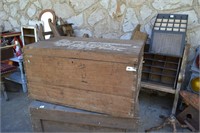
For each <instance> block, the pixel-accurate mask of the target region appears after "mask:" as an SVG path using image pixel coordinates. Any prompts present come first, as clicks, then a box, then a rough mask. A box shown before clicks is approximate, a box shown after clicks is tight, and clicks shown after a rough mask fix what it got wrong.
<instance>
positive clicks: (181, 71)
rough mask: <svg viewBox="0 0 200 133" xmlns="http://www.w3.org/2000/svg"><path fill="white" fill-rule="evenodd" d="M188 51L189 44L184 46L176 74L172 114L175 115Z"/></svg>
mask: <svg viewBox="0 0 200 133" xmlns="http://www.w3.org/2000/svg"><path fill="white" fill-rule="evenodd" d="M189 49H190V44H186V45H185V49H184V52H183V58H182V62H181V66H180V72H179V74H178V80H177V85H176V91H175V98H174V103H173V108H172V114H175V113H176V108H177V104H178V99H179V92H180V89H181V86H182V83H183V81H184V79H185V70H186V66H187V59H188V55H189V51H190V50H189Z"/></svg>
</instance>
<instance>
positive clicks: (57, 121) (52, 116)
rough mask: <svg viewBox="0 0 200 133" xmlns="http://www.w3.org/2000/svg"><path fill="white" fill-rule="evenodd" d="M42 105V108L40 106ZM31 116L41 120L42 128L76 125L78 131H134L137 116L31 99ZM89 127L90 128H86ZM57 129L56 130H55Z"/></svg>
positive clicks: (68, 128) (66, 127) (68, 127)
mask: <svg viewBox="0 0 200 133" xmlns="http://www.w3.org/2000/svg"><path fill="white" fill-rule="evenodd" d="M41 107H42V108H41ZM30 113H31V117H32V118H34V119H40V120H41V121H42V123H41V124H42V126H41V127H43V130H45V131H47V130H49V129H51V127H49V126H48V124H50V125H51V126H52V127H54V130H55V129H58V128H57V127H60V128H61V129H65V131H70V130H71V129H73V128H72V127H76V126H77V129H78V130H79V131H81V132H82V131H85V130H87V131H93V130H94V131H112V130H116V131H122V130H131V131H136V130H137V126H138V118H137V117H134V118H120V117H112V116H110V115H105V114H99V113H94V112H89V111H84V110H79V109H74V108H70V107H64V106H60V105H55V104H50V103H45V102H39V101H33V102H32V103H31V105H30ZM88 127H90V128H88ZM91 128H92V129H91ZM57 131H58V130H57Z"/></svg>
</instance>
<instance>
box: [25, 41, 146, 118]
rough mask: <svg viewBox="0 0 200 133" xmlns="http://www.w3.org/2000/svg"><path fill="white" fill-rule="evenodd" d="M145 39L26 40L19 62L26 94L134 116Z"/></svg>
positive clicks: (90, 108) (124, 115) (49, 100)
mask: <svg viewBox="0 0 200 133" xmlns="http://www.w3.org/2000/svg"><path fill="white" fill-rule="evenodd" d="M144 43H145V40H135V41H133V40H130V41H125V40H108V39H107V40H104V39H91V38H66V37H58V38H53V39H50V40H46V41H40V42H38V43H35V44H31V45H27V46H25V48H24V62H25V71H26V75H27V81H28V89H29V96H30V97H32V98H33V99H37V100H41V101H47V102H52V103H56V104H61V105H67V106H71V107H75V108H78V109H84V110H89V111H94V112H100V113H105V114H110V115H113V116H117V117H131V118H133V117H134V116H135V110H136V109H137V108H136V104H137V102H138V100H137V99H138V94H139V88H140V81H141V68H142V57H143V46H144Z"/></svg>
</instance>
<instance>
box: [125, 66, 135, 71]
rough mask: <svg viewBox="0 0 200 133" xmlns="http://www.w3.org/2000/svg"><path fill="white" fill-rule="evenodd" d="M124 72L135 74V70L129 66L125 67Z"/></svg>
mask: <svg viewBox="0 0 200 133" xmlns="http://www.w3.org/2000/svg"><path fill="white" fill-rule="evenodd" d="M126 71H129V72H136V71H137V68H135V67H131V66H127V67H126Z"/></svg>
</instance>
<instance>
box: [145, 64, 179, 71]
mask: <svg viewBox="0 0 200 133" xmlns="http://www.w3.org/2000/svg"><path fill="white" fill-rule="evenodd" d="M143 66H144V67H154V68H161V69H166V70H170V71H175V72H176V71H177V69H173V68H168V67H164V66H163V67H162V66H153V65H149V64H144V65H143Z"/></svg>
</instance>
